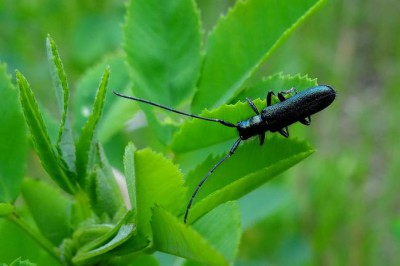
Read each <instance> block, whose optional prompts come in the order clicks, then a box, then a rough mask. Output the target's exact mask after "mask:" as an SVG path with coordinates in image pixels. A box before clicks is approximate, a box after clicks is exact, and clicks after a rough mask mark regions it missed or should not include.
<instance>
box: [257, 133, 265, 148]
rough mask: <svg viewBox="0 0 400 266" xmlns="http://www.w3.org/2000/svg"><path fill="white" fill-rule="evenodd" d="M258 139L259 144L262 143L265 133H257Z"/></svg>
mask: <svg viewBox="0 0 400 266" xmlns="http://www.w3.org/2000/svg"><path fill="white" fill-rule="evenodd" d="M258 140H259V141H260V146H262V145H263V144H264V140H265V133H261V134H259V135H258Z"/></svg>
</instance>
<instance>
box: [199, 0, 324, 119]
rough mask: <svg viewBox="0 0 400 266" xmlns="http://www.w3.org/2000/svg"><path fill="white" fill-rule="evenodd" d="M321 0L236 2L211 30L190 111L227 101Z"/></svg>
mask: <svg viewBox="0 0 400 266" xmlns="http://www.w3.org/2000/svg"><path fill="white" fill-rule="evenodd" d="M321 3H322V1H318V0H305V1H289V0H285V1H277V0H249V1H237V2H236V5H235V6H234V7H233V8H232V9H231V10H230V11H229V12H228V14H227V15H226V16H223V17H221V19H220V20H219V22H218V24H217V25H216V27H215V28H214V30H213V31H212V32H211V34H210V36H209V38H208V41H207V45H206V56H205V60H204V64H203V67H202V73H201V76H200V81H199V84H198V91H197V93H196V95H195V98H194V100H193V102H192V110H193V112H194V113H199V112H200V111H201V110H203V109H204V108H215V107H217V106H220V105H221V104H223V103H226V102H228V101H229V99H231V98H232V96H234V95H236V94H237V93H238V92H240V90H241V89H242V86H243V84H244V83H245V81H246V80H247V79H248V78H249V77H251V76H252V75H253V73H254V72H255V71H256V70H257V69H258V67H259V66H260V65H261V64H262V63H263V62H264V61H265V60H266V59H267V58H268V56H269V55H270V54H271V53H272V51H273V50H274V49H275V48H276V47H277V46H278V45H279V44H280V43H281V42H282V41H283V40H284V39H285V38H287V36H289V34H290V33H291V32H292V31H293V30H294V28H296V27H297V26H298V25H299V24H301V22H302V21H304V19H305V18H306V17H307V16H308V15H310V14H311V13H312V12H313V11H314V10H315V9H316V7H317V6H319V5H320V4H321Z"/></svg>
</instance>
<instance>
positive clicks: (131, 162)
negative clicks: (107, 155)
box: [124, 142, 136, 210]
mask: <svg viewBox="0 0 400 266" xmlns="http://www.w3.org/2000/svg"><path fill="white" fill-rule="evenodd" d="M135 151H136V148H135V146H134V145H133V143H132V142H129V143H128V145H127V146H126V148H125V154H124V171H125V180H126V185H127V188H128V194H129V201H130V204H131V209H132V210H136V177H135Z"/></svg>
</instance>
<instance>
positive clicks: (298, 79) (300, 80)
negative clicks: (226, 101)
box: [231, 73, 317, 103]
mask: <svg viewBox="0 0 400 266" xmlns="http://www.w3.org/2000/svg"><path fill="white" fill-rule="evenodd" d="M316 85H317V79H311V78H309V77H308V76H307V75H304V76H301V75H299V74H298V75H295V76H292V75H283V74H282V73H277V74H274V75H271V76H268V77H263V78H262V79H260V80H259V81H258V82H256V83H255V84H252V85H250V86H248V87H246V89H244V90H243V91H241V93H239V94H238V95H237V96H236V97H235V98H234V99H232V100H231V102H232V103H235V102H237V101H240V100H243V99H246V97H248V98H250V99H255V98H259V97H260V98H261V99H264V100H265V99H266V96H267V93H268V91H271V90H272V91H274V92H275V93H276V92H279V91H284V90H288V89H291V88H296V90H297V91H303V90H305V89H308V88H311V87H314V86H316Z"/></svg>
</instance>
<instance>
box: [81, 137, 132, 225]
mask: <svg viewBox="0 0 400 266" xmlns="http://www.w3.org/2000/svg"><path fill="white" fill-rule="evenodd" d="M94 152H95V154H96V157H97V158H98V159H97V166H96V168H95V171H94V173H93V174H92V178H93V180H91V182H90V184H91V185H92V186H91V187H90V192H89V193H90V194H91V196H92V197H91V198H92V207H93V209H95V210H96V212H97V214H98V215H99V216H100V217H101V216H102V214H104V213H106V214H108V217H110V218H113V217H114V216H115V214H116V213H117V212H118V211H119V210H121V209H123V208H124V206H125V203H124V201H123V198H122V195H121V192H120V190H119V187H118V184H117V182H116V180H115V177H114V174H113V172H112V169H111V166H110V165H109V164H108V161H107V158H106V156H105V154H104V151H103V148H102V147H101V145H100V143H97V144H96V145H95V149H94Z"/></svg>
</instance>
